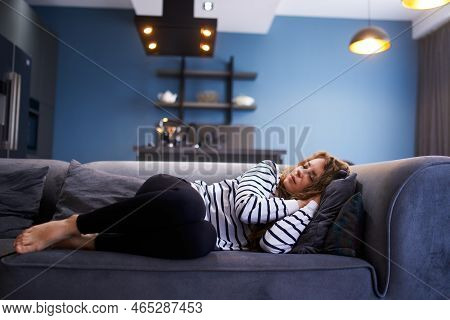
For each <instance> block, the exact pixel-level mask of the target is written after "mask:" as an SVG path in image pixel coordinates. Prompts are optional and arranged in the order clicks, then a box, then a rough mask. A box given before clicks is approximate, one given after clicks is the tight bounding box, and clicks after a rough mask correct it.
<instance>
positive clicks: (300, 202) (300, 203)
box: [297, 193, 320, 208]
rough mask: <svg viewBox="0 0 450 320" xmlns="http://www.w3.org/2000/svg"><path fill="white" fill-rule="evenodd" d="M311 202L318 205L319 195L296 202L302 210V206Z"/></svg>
mask: <svg viewBox="0 0 450 320" xmlns="http://www.w3.org/2000/svg"><path fill="white" fill-rule="evenodd" d="M311 200H314V201H315V202H316V203H317V204H319V203H320V193H319V194H317V195H315V196H314V197H311V198H309V199H306V200H297V202H298V206H299V207H300V208H303V207H304V206H306V205H307V204H308V203H309V202H310V201H311Z"/></svg>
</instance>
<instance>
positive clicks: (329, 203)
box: [291, 173, 356, 253]
mask: <svg viewBox="0 0 450 320" xmlns="http://www.w3.org/2000/svg"><path fill="white" fill-rule="evenodd" d="M355 189H356V173H352V174H350V175H349V176H348V177H347V178H344V179H336V180H333V181H331V183H330V184H329V185H328V186H327V187H326V188H325V190H324V192H323V193H322V197H321V200H320V204H319V209H318V211H317V213H316V214H315V215H314V218H313V219H312V220H311V222H310V223H309V224H308V226H307V227H306V228H305V230H304V231H303V234H302V235H301V236H300V238H299V239H298V241H297V243H296V244H295V246H294V247H293V248H292V250H291V253H319V251H320V250H321V249H322V246H323V243H324V241H325V238H326V236H327V233H328V229H329V227H330V226H331V224H332V223H333V221H334V220H335V219H336V216H337V214H338V213H339V211H340V210H341V208H342V206H343V205H344V203H345V202H346V201H347V199H348V198H350V197H351V196H352V195H353V194H354V193H355Z"/></svg>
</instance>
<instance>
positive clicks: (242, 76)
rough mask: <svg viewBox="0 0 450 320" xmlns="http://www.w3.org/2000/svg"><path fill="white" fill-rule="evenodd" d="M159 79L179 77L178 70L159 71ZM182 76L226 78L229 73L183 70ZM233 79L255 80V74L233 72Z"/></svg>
mask: <svg viewBox="0 0 450 320" xmlns="http://www.w3.org/2000/svg"><path fill="white" fill-rule="evenodd" d="M157 75H158V76H160V77H176V78H178V77H179V76H180V75H181V72H180V70H171V69H160V70H158V71H157ZM184 76H185V77H187V78H228V77H229V76H230V72H229V71H215V70H185V71H184ZM233 79H240V80H255V79H256V72H235V73H233Z"/></svg>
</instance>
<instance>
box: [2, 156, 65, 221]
mask: <svg viewBox="0 0 450 320" xmlns="http://www.w3.org/2000/svg"><path fill="white" fill-rule="evenodd" d="M46 166H48V167H49V171H48V174H47V178H46V180H45V184H44V193H43V196H42V199H41V204H40V209H39V216H38V218H37V220H36V223H40V222H44V221H48V220H50V219H51V217H52V216H53V214H54V212H55V209H56V202H57V201H58V195H59V191H60V190H61V187H62V184H63V182H64V178H65V177H66V173H67V169H68V168H69V163H67V162H64V161H59V160H47V159H0V167H2V171H3V170H5V171H9V170H10V171H15V170H21V169H28V168H42V167H46Z"/></svg>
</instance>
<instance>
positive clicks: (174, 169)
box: [83, 161, 284, 184]
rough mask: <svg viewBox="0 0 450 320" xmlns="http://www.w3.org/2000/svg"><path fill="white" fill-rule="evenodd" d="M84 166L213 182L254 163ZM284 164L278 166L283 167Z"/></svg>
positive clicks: (103, 163) (232, 175)
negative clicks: (162, 174)
mask: <svg viewBox="0 0 450 320" xmlns="http://www.w3.org/2000/svg"><path fill="white" fill-rule="evenodd" d="M83 166H85V167H86V168H91V169H96V170H101V171H105V172H108V173H113V174H118V175H123V176H132V177H138V178H142V179H146V178H148V177H150V176H152V175H155V174H158V173H165V174H170V175H173V176H177V177H182V178H184V179H186V180H188V181H194V180H203V181H205V182H206V183H208V184H209V183H213V182H217V181H220V180H222V179H232V178H236V177H237V176H239V175H240V174H242V173H244V172H245V171H246V170H248V169H249V168H251V167H253V166H255V163H226V162H178V161H167V162H164V161H152V162H143V161H97V162H90V163H86V164H84V165H83ZM283 167H284V166H283V165H282V166H280V168H283Z"/></svg>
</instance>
